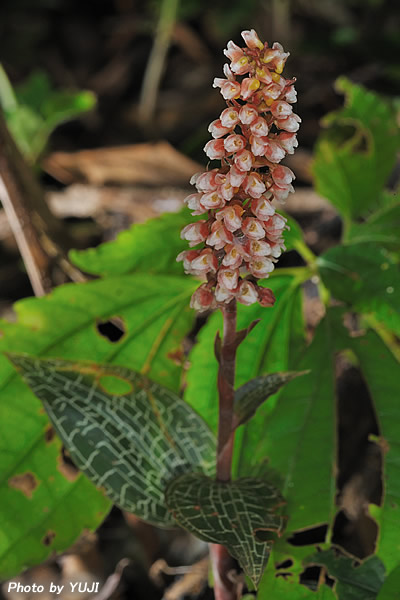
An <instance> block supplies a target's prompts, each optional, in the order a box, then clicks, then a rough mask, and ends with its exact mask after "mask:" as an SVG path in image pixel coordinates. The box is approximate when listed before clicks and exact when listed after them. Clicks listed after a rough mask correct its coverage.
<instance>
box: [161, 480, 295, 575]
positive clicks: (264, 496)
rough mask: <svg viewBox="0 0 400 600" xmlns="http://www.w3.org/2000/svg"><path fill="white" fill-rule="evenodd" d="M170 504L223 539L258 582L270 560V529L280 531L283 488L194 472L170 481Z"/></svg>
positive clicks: (211, 537)
mask: <svg viewBox="0 0 400 600" xmlns="http://www.w3.org/2000/svg"><path fill="white" fill-rule="evenodd" d="M166 501H167V505H168V507H169V509H170V511H171V512H172V514H173V516H174V518H175V519H176V521H177V522H178V523H179V524H180V525H182V527H184V528H185V529H187V530H188V531H190V532H191V533H193V534H194V535H195V536H196V537H198V538H200V539H201V540H204V541H206V542H210V543H214V544H223V545H224V546H226V548H228V550H229V552H230V554H231V555H232V556H233V557H234V558H236V559H237V560H238V561H239V563H240V565H241V567H242V568H243V570H244V571H245V573H246V574H247V575H248V576H249V577H250V578H251V579H252V581H253V583H254V584H255V585H258V582H259V581H260V579H261V576H262V574H263V571H264V568H265V566H266V564H267V562H268V557H269V553H270V544H269V543H268V541H266V539H265V534H268V536H267V538H268V537H269V538H270V539H272V534H273V533H275V534H280V532H281V531H282V529H283V523H284V520H283V518H282V517H280V516H279V515H278V514H277V509H278V508H279V507H280V506H281V505H282V496H281V495H280V493H279V491H278V490H277V489H276V488H274V487H273V486H271V485H270V484H268V483H267V482H266V481H263V480H261V479H252V478H243V479H236V481H233V482H227V483H226V482H220V481H215V479H210V478H208V477H205V476H204V475H199V474H195V473H190V474H188V475H182V476H181V477H178V478H177V479H175V480H174V481H172V482H171V483H170V484H169V486H168V488H167V491H166Z"/></svg>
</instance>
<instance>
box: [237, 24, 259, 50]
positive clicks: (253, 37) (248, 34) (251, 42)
mask: <svg viewBox="0 0 400 600" xmlns="http://www.w3.org/2000/svg"><path fill="white" fill-rule="evenodd" d="M242 38H243V39H244V41H245V44H246V46H247V47H248V48H250V49H251V50H257V49H258V50H263V48H264V44H263V43H262V41H261V40H260V38H259V37H258V35H257V34H256V32H255V30H254V29H250V30H246V31H242Z"/></svg>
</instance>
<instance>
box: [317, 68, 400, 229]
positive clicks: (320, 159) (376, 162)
mask: <svg viewBox="0 0 400 600" xmlns="http://www.w3.org/2000/svg"><path fill="white" fill-rule="evenodd" d="M336 89H337V90H338V91H339V92H344V93H345V95H346V103H345V106H344V107H343V108H342V109H340V110H338V111H336V112H333V113H331V114H329V115H327V116H326V117H325V118H324V119H323V124H324V125H326V126H329V127H330V129H329V130H328V132H327V133H326V134H325V135H322V136H321V138H320V140H319V141H318V143H317V147H316V154H315V162H314V169H313V170H314V174H315V182H316V188H317V191H318V192H319V193H320V194H321V195H322V196H324V197H325V198H328V199H329V200H330V201H331V202H332V204H334V205H335V206H336V208H337V209H338V210H339V212H340V213H341V214H342V216H343V217H344V218H345V219H346V220H347V221H348V222H349V221H350V220H354V219H357V218H358V217H362V216H365V215H368V213H370V212H371V211H373V210H376V209H377V208H378V207H379V199H380V197H381V192H382V188H383V187H384V186H385V184H386V182H387V178H388V177H389V175H390V173H391V171H392V169H393V166H394V163H395V160H396V153H397V151H398V149H399V146H400V137H399V130H398V126H397V123H396V117H395V113H394V111H392V109H391V107H390V106H389V105H388V104H387V102H386V101H385V100H383V99H381V98H380V97H379V96H377V95H376V94H374V93H373V92H371V91H368V90H365V89H364V88H363V87H362V86H360V85H355V84H353V83H351V82H350V81H349V80H348V79H346V78H344V77H341V78H340V79H338V80H337V82H336Z"/></svg>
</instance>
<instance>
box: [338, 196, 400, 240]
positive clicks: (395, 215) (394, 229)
mask: <svg viewBox="0 0 400 600" xmlns="http://www.w3.org/2000/svg"><path fill="white" fill-rule="evenodd" d="M384 195H385V197H386V199H387V201H386V202H383V204H384V206H383V208H382V209H381V210H379V211H377V212H375V213H373V214H372V215H371V216H370V217H369V218H368V219H367V220H366V221H365V222H364V223H352V224H351V226H350V229H349V231H348V234H347V240H348V242H350V243H352V244H359V243H363V242H364V243H365V242H366V243H378V244H380V245H381V246H383V247H384V248H387V249H388V250H394V251H399V250H400V235H399V231H400V203H399V202H398V201H396V197H395V196H392V195H391V194H389V193H388V192H386V193H385V194H384ZM390 200H391V201H390Z"/></svg>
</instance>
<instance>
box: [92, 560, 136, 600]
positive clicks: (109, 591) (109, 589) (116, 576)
mask: <svg viewBox="0 0 400 600" xmlns="http://www.w3.org/2000/svg"><path fill="white" fill-rule="evenodd" d="M129 563H130V560H129V559H128V558H123V559H122V560H120V561H119V563H118V564H117V566H116V567H115V571H114V573H113V574H112V575H110V576H109V577H108V578H107V579H106V582H105V584H104V585H103V587H102V588H101V591H100V592H99V593H98V594H96V595H95V596H92V600H109V598H111V596H112V595H113V593H114V592H115V590H116V589H117V587H118V586H119V583H120V581H121V577H122V573H123V571H124V569H125V567H127V566H128V565H129Z"/></svg>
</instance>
